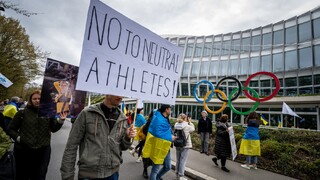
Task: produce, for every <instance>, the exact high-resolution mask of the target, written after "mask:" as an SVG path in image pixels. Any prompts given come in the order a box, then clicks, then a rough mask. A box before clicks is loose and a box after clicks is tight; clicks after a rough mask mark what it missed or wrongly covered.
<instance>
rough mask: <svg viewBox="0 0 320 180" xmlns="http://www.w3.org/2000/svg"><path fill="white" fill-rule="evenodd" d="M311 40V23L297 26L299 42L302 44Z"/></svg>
mask: <svg viewBox="0 0 320 180" xmlns="http://www.w3.org/2000/svg"><path fill="white" fill-rule="evenodd" d="M311 39H312V32H311V22H310V21H308V22H305V23H302V24H299V42H304V41H308V40H311Z"/></svg>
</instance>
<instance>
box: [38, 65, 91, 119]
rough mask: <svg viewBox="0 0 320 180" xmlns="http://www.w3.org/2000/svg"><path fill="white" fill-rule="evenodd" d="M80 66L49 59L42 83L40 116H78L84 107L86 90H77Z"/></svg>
mask: <svg viewBox="0 0 320 180" xmlns="http://www.w3.org/2000/svg"><path fill="white" fill-rule="evenodd" d="M78 69H79V68H78V67H76V66H73V65H70V64H66V63H63V62H60V61H56V60H53V59H48V60H47V64H46V69H45V72H44V79H43V84H42V91H41V99H40V107H39V112H38V114H39V117H50V118H51V117H59V115H60V113H67V114H68V117H69V118H76V117H77V115H78V114H79V113H80V111H81V110H82V109H83V108H84V105H85V101H86V92H84V91H76V90H75V85H76V81H77V75H78Z"/></svg>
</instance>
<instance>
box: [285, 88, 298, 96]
mask: <svg viewBox="0 0 320 180" xmlns="http://www.w3.org/2000/svg"><path fill="white" fill-rule="evenodd" d="M296 95H297V88H291V89H286V96H296Z"/></svg>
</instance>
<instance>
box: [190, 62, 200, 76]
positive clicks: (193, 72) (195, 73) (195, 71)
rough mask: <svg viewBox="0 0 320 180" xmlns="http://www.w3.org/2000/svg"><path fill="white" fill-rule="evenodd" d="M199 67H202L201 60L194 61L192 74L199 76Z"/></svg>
mask: <svg viewBox="0 0 320 180" xmlns="http://www.w3.org/2000/svg"><path fill="white" fill-rule="evenodd" d="M199 67H200V62H199V61H193V62H192V68H191V74H190V76H197V75H198V74H199Z"/></svg>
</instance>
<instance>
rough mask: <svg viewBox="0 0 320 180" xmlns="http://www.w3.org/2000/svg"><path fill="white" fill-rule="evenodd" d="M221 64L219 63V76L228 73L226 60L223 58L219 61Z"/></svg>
mask: <svg viewBox="0 0 320 180" xmlns="http://www.w3.org/2000/svg"><path fill="white" fill-rule="evenodd" d="M220 62H221V64H220V69H221V72H220V75H221V76H226V75H227V73H228V60H224V61H220Z"/></svg>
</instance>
